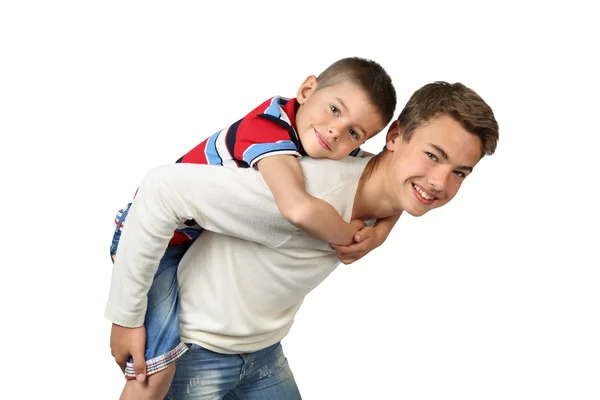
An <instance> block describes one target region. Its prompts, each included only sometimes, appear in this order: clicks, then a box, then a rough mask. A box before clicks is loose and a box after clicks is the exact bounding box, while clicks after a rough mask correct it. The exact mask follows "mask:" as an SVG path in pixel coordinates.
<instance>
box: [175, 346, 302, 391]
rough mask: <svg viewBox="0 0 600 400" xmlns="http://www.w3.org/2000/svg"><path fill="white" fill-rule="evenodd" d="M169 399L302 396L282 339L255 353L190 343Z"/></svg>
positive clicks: (180, 360) (177, 372)
mask: <svg viewBox="0 0 600 400" xmlns="http://www.w3.org/2000/svg"><path fill="white" fill-rule="evenodd" d="M188 347H189V350H188V352H187V353H186V354H185V355H184V356H183V357H181V358H180V359H179V360H177V367H176V371H175V377H174V378H173V382H172V384H171V388H170V389H169V393H168V394H167V396H166V397H165V399H166V400H183V399H196V400H220V399H224V400H234V399H237V400H300V399H301V398H302V397H301V396H300V392H299V391H298V386H296V381H295V380H294V375H293V374H292V371H291V370H290V367H289V365H288V362H287V359H286V358H285V355H284V354H283V348H282V347H281V344H280V343H276V344H274V345H272V346H270V347H267V348H266V349H263V350H259V351H257V352H254V353H243V354H219V353H215V352H212V351H210V350H207V349H205V348H203V347H200V346H198V345H196V344H188Z"/></svg>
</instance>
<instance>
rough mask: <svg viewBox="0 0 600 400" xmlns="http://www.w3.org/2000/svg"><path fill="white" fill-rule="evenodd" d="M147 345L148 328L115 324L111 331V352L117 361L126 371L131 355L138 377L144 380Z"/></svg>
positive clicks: (141, 380)
mask: <svg viewBox="0 0 600 400" xmlns="http://www.w3.org/2000/svg"><path fill="white" fill-rule="evenodd" d="M145 347H146V328H145V327H144V326H143V325H142V326H140V327H139V328H126V327H124V326H121V325H117V324H113V325H112V329H111V332H110V352H111V354H112V356H113V357H114V358H115V362H116V363H117V364H118V365H119V367H121V371H123V373H125V367H126V366H127V361H129V357H132V358H133V369H134V371H135V376H136V379H137V380H138V381H140V382H143V381H144V380H145V379H146V360H145V357H144V349H145Z"/></svg>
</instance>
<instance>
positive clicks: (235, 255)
mask: <svg viewBox="0 0 600 400" xmlns="http://www.w3.org/2000/svg"><path fill="white" fill-rule="evenodd" d="M368 160H369V159H368V158H357V157H347V158H346V159H344V160H339V161H333V160H323V159H321V160H315V159H312V158H309V157H305V158H303V159H301V160H300V162H301V164H302V168H303V171H304V175H305V179H306V188H307V191H308V192H309V193H310V194H312V195H313V196H315V197H318V198H322V199H323V200H325V201H327V202H329V203H331V204H332V205H333V206H334V207H335V208H336V209H337V210H338V212H339V213H340V215H341V216H342V217H343V218H344V220H346V221H349V220H350V218H351V214H352V205H353V203H354V196H355V194H356V189H357V186H358V180H359V178H360V176H361V174H362V172H363V170H364V168H365V166H366V164H367V162H368ZM189 219H194V220H196V222H198V224H199V225H201V226H202V227H204V228H205V229H206V230H207V231H204V232H203V233H202V234H201V235H200V237H199V238H198V239H197V240H196V241H195V242H194V244H193V245H192V246H191V248H190V249H189V250H188V252H187V253H186V255H185V257H184V258H183V260H182V262H181V263H180V265H179V273H178V279H179V286H180V298H181V314H180V323H181V336H182V340H183V341H185V342H191V343H197V344H199V345H201V346H203V347H205V348H208V349H210V350H213V351H217V352H221V353H241V352H252V351H257V350H260V349H262V348H265V347H267V346H269V345H271V344H274V343H276V342H277V341H279V340H281V339H282V338H283V337H284V336H285V335H286V334H287V332H288V331H289V329H290V327H291V325H292V323H293V320H294V315H295V314H296V312H297V311H298V309H299V307H300V305H301V303H302V301H303V299H304V297H305V296H306V294H308V293H309V292H310V291H311V290H312V289H314V288H315V287H316V286H317V285H318V284H320V283H321V282H322V281H323V280H324V279H325V278H326V277H327V276H328V275H329V274H330V273H331V272H333V270H334V269H335V268H336V266H337V265H338V264H339V261H338V259H337V256H336V254H335V251H333V249H332V248H331V247H330V246H329V244H328V243H325V242H323V241H320V240H317V239H315V238H312V237H310V236H308V235H307V234H305V233H303V232H300V231H299V230H298V229H296V228H295V227H294V226H293V225H291V224H290V223H288V222H287V221H286V220H285V219H283V217H282V216H281V214H280V213H279V210H278V209H277V206H276V204H275V201H274V200H273V196H272V194H271V192H270V190H269V188H268V187H267V185H266V184H265V183H264V181H263V180H262V177H261V175H260V173H259V172H257V171H256V170H253V169H229V168H223V167H215V166H206V165H196V164H174V165H166V166H162V167H158V168H155V169H153V170H151V171H150V172H149V173H148V174H147V176H146V177H145V178H144V180H143V182H142V184H141V186H140V188H139V190H138V194H137V196H136V199H135V201H134V203H133V205H132V207H131V209H130V211H129V215H128V217H127V227H126V229H124V230H123V234H122V236H121V241H120V243H119V250H118V253H117V257H116V259H115V264H114V269H113V276H112V281H111V289H110V295H109V299H108V303H107V307H106V312H105V316H106V317H107V318H108V319H109V320H111V321H112V322H115V323H117V324H119V325H123V326H127V327H136V326H140V325H142V324H143V322H144V314H145V311H146V304H147V293H148V289H149V287H150V285H151V283H152V279H153V276H154V274H155V272H156V270H157V268H158V263H159V261H160V259H161V257H162V255H163V254H164V251H165V249H166V246H167V244H168V242H169V239H170V238H171V235H172V233H173V231H174V229H175V228H176V227H177V226H178V224H179V223H180V222H183V221H186V220H189Z"/></svg>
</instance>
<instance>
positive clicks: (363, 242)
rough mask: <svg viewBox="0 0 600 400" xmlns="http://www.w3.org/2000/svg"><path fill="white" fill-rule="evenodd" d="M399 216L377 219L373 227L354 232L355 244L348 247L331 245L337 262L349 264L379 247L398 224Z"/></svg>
mask: <svg viewBox="0 0 600 400" xmlns="http://www.w3.org/2000/svg"><path fill="white" fill-rule="evenodd" d="M400 215H401V213H399V214H396V215H392V216H389V217H386V218H381V219H378V220H377V222H376V223H375V225H374V226H366V227H364V228H363V229H361V230H360V231H358V232H356V234H355V235H354V240H355V241H356V243H354V244H351V245H349V246H337V245H332V247H333V248H334V249H335V251H336V252H337V255H338V258H339V260H340V261H341V262H342V263H344V264H351V263H353V262H354V261H357V260H359V259H361V258H362V257H364V256H365V255H367V254H368V253H369V252H371V251H372V250H374V249H376V248H377V247H379V246H381V244H383V242H385V240H386V239H387V237H388V235H389V234H390V232H391V231H392V228H393V227H394V226H395V225H396V222H398V219H399V218H400Z"/></svg>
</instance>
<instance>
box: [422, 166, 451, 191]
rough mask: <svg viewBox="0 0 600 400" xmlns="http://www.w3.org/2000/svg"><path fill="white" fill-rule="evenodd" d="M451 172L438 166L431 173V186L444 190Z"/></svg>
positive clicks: (434, 188) (429, 182)
mask: <svg viewBox="0 0 600 400" xmlns="http://www.w3.org/2000/svg"><path fill="white" fill-rule="evenodd" d="M449 176H450V173H449V172H448V171H446V170H445V169H443V168H438V169H436V170H434V171H432V172H431V173H430V174H429V179H428V182H427V183H428V184H429V187H430V188H431V189H433V190H436V191H442V190H444V189H445V188H446V184H447V182H448V177H449Z"/></svg>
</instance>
